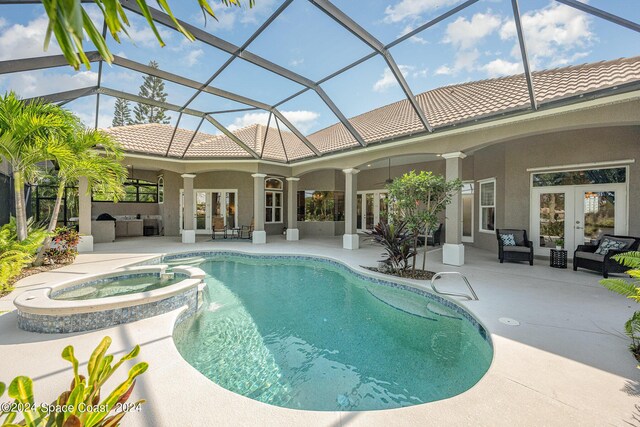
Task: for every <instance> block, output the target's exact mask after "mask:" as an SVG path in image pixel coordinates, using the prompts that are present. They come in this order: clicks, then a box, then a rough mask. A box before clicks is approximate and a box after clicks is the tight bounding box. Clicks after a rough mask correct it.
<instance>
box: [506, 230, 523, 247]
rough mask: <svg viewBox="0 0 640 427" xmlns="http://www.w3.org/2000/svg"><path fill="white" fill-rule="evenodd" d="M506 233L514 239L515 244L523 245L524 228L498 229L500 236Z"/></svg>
mask: <svg viewBox="0 0 640 427" xmlns="http://www.w3.org/2000/svg"><path fill="white" fill-rule="evenodd" d="M506 234H511V235H512V236H513V239H514V240H515V241H516V246H524V245H525V243H524V230H514V229H510V228H501V229H500V238H502V236H504V235H506Z"/></svg>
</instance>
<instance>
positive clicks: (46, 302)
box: [13, 265, 204, 316]
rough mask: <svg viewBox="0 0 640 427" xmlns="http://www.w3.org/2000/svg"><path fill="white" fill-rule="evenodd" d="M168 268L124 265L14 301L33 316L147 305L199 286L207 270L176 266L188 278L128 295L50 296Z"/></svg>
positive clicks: (70, 313) (47, 288)
mask: <svg viewBox="0 0 640 427" xmlns="http://www.w3.org/2000/svg"><path fill="white" fill-rule="evenodd" d="M167 267H168V266H167V265H154V266H137V267H136V266H125V267H123V268H118V269H115V270H112V271H109V272H104V273H96V274H91V275H88V276H83V277H82V278H74V279H70V280H65V281H63V282H60V283H58V284H56V285H54V286H46V287H43V288H38V289H33V290H27V291H25V292H22V293H21V294H20V295H18V296H17V297H16V298H15V299H14V300H13V304H14V305H15V306H16V308H17V309H18V312H19V313H28V314H33V315H50V316H65V315H74V314H82V313H96V312H100V311H105V310H113V309H118V308H126V307H133V306H136V305H139V304H141V303H145V304H146V303H153V302H157V301H161V300H164V299H167V298H170V297H173V296H175V295H178V294H180V293H183V292H185V291H186V290H188V289H190V288H192V287H194V286H197V285H199V284H200V283H201V282H202V279H203V278H204V272H203V271H202V270H200V269H199V268H194V267H190V266H176V267H173V271H174V272H176V273H179V274H185V275H187V276H188V278H186V279H184V280H181V281H180V282H178V283H174V284H173V285H169V286H165V287H163V288H158V289H154V290H152V291H148V292H136V293H133V294H128V295H119V296H112V297H105V298H96V299H86V300H57V299H53V298H52V297H51V296H52V294H53V293H55V292H59V291H62V290H64V289H67V288H70V287H73V286H76V285H81V284H83V283H88V282H93V281H97V280H101V279H110V278H113V277H119V276H124V277H128V276H133V275H136V274H145V273H162V272H163V271H164V270H165V269H166V268H167Z"/></svg>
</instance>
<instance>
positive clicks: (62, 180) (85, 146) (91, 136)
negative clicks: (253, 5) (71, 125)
mask: <svg viewBox="0 0 640 427" xmlns="http://www.w3.org/2000/svg"><path fill="white" fill-rule="evenodd" d="M66 143H67V147H68V149H69V150H68V153H65V154H68V155H65V157H64V158H59V159H56V161H57V163H58V166H59V170H58V173H57V177H58V189H57V194H56V202H55V204H54V207H53V212H52V214H51V219H50V220H49V227H48V229H47V231H48V232H49V233H50V234H49V236H48V237H46V238H45V240H44V243H43V245H42V247H41V248H40V251H39V252H38V256H37V258H36V260H35V262H34V265H42V263H43V261H44V254H45V252H46V251H47V249H48V248H49V245H50V244H51V239H52V237H51V236H52V233H53V232H54V231H55V229H56V226H57V225H58V214H59V212H60V205H61V204H62V197H63V196H64V189H65V187H66V186H67V184H69V183H72V182H76V181H77V180H78V178H80V177H86V178H87V179H88V181H89V191H91V189H94V190H97V191H99V192H101V193H103V194H112V195H113V198H114V201H117V200H118V199H119V198H120V197H121V196H122V195H123V194H124V189H123V183H124V181H125V179H126V178H127V169H126V168H125V167H124V166H123V165H122V164H120V160H121V159H122V157H123V154H122V149H121V148H120V146H119V145H118V144H117V143H116V142H115V141H114V140H113V139H111V137H109V136H108V135H107V134H105V133H103V132H102V131H99V130H92V129H82V128H80V129H78V130H77V131H76V132H73V133H71V134H69V135H68V138H67V139H66ZM98 148H99V149H100V150H98Z"/></svg>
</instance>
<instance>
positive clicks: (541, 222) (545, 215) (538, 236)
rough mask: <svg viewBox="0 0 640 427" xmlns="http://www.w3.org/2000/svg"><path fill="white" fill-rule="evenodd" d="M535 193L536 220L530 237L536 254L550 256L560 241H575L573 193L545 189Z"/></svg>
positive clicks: (568, 190)
mask: <svg viewBox="0 0 640 427" xmlns="http://www.w3.org/2000/svg"><path fill="white" fill-rule="evenodd" d="M535 193H536V195H535V196H534V200H535V203H534V204H535V208H534V218H535V219H534V222H533V226H532V230H531V236H530V237H531V239H532V240H533V245H534V248H536V249H537V250H536V253H538V254H540V255H548V254H549V249H553V248H555V247H556V241H557V240H558V239H563V240H566V241H568V242H571V241H572V240H573V227H571V224H572V222H571V220H572V219H573V191H572V189H571V188H568V189H559V188H553V189H549V188H545V189H536V190H535ZM567 218H569V219H570V221H569V222H567ZM566 246H567V244H566V243H565V247H566ZM538 249H539V250H538Z"/></svg>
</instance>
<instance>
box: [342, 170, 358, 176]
mask: <svg viewBox="0 0 640 427" xmlns="http://www.w3.org/2000/svg"><path fill="white" fill-rule="evenodd" d="M342 172H344V173H345V174H352V175H355V174H357V173H359V172H360V169H355V168H349V169H342Z"/></svg>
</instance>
